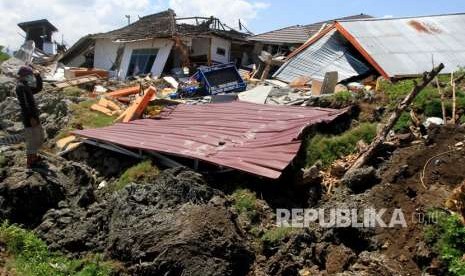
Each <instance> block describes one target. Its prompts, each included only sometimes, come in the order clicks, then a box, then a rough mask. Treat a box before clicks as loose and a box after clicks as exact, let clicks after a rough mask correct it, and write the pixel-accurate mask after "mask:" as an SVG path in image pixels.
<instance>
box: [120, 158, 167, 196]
mask: <svg viewBox="0 0 465 276" xmlns="http://www.w3.org/2000/svg"><path fill="white" fill-rule="evenodd" d="M159 173H160V171H159V170H158V168H157V167H156V166H154V165H152V161H150V160H145V161H142V162H140V163H139V164H137V165H135V166H132V167H130V168H128V169H127V170H126V171H125V172H124V173H123V174H122V175H121V176H120V178H119V180H118V182H117V183H116V185H115V187H114V190H115V191H118V190H121V189H123V188H124V187H125V186H126V185H128V184H129V183H137V182H146V181H150V180H153V179H154V178H155V177H157V176H158V174H159Z"/></svg>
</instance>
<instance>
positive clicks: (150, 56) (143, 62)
mask: <svg viewBox="0 0 465 276" xmlns="http://www.w3.org/2000/svg"><path fill="white" fill-rule="evenodd" d="M157 53H158V49H136V50H133V51H132V55H131V60H130V62H129V67H128V73H127V76H128V77H129V76H137V75H143V74H148V73H150V70H151V69H152V66H153V63H154V62H155V59H156V58H157Z"/></svg>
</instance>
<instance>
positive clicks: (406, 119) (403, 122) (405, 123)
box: [393, 112, 412, 133]
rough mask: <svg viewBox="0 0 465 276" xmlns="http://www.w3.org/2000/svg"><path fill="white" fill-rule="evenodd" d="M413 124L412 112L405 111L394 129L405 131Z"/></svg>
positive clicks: (400, 131)
mask: <svg viewBox="0 0 465 276" xmlns="http://www.w3.org/2000/svg"><path fill="white" fill-rule="evenodd" d="M411 124H412V120H411V118H410V114H409V113H408V112H404V113H402V114H401V115H400V117H399V120H398V121H397V123H396V124H395V125H394V128H393V129H394V131H395V132H399V133H405V132H406V131H408V130H409V127H410V125H411Z"/></svg>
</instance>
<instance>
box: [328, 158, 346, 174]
mask: <svg viewBox="0 0 465 276" xmlns="http://www.w3.org/2000/svg"><path fill="white" fill-rule="evenodd" d="M346 171H347V168H346V164H345V163H344V162H342V161H340V160H338V161H336V162H334V163H333V164H332V165H331V175H332V176H335V177H342V176H343V175H344V174H345V172H346Z"/></svg>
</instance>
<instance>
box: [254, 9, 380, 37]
mask: <svg viewBox="0 0 465 276" xmlns="http://www.w3.org/2000/svg"><path fill="white" fill-rule="evenodd" d="M371 17H372V16H370V15H366V14H363V13H362V14H358V15H352V16H346V17H341V18H337V19H331V20H326V21H321V22H316V23H313V24H309V25H295V26H290V27H285V28H282V29H278V30H273V31H269V32H266V33H262V34H258V35H254V36H251V37H249V38H248V40H253V41H260V42H265V43H266V42H268V43H271V44H281V43H289V44H302V43H305V42H306V41H307V40H308V39H309V38H310V37H312V36H313V35H315V34H316V33H318V32H319V31H320V30H321V28H322V27H323V26H325V25H326V24H332V23H333V22H334V21H336V20H352V19H362V18H371Z"/></svg>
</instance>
